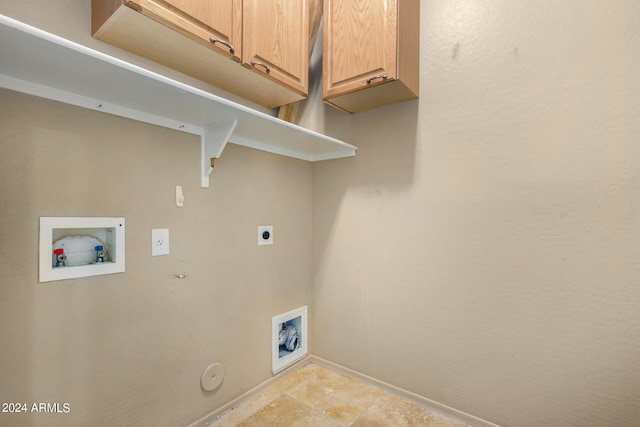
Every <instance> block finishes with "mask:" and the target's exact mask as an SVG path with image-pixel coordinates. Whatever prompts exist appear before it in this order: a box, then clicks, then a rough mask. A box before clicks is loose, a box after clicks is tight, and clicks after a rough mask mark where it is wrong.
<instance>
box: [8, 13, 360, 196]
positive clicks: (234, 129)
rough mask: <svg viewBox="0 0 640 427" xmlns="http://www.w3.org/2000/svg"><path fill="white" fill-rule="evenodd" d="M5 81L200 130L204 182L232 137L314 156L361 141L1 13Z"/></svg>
mask: <svg viewBox="0 0 640 427" xmlns="http://www.w3.org/2000/svg"><path fill="white" fill-rule="evenodd" d="M0 87H4V88H7V89H11V90H15V91H19V92H24V93H28V94H31V95H35V96H39V97H42V98H48V99H53V100H56V101H61V102H64V103H67V104H73V105H77V106H80V107H84V108H88V109H92V110H96V111H102V112H105V113H109V114H114V115H118V116H122V117H127V118H130V119H134V120H139V121H142V122H145V123H151V124H154V125H158V126H164V127H168V128H171V129H176V130H179V131H183V132H188V133H192V134H196V135H200V136H201V140H202V162H201V163H202V164H201V169H202V183H201V185H202V187H208V186H209V175H210V174H211V171H212V169H211V166H210V158H218V157H220V154H221V153H222V150H223V149H224V147H225V145H226V144H227V142H231V143H233V144H238V145H244V146H246V147H252V148H256V149H259V150H263V151H268V152H270V153H276V154H280V155H283V156H289V157H294V158H297V159H302V160H307V161H311V162H313V161H318V160H328V159H336V158H341V157H350V156H354V155H355V151H356V147H355V146H353V145H351V144H347V143H346V142H343V141H340V140H338V139H335V138H331V137H328V136H326V135H322V134H320V133H318V132H314V131H311V130H308V129H305V128H303V127H300V126H298V125H295V124H292V123H288V122H285V121H283V120H280V119H278V118H276V117H272V116H269V115H267V114H264V113H261V112H259V111H255V110H252V109H250V108H247V107H245V106H243V105H240V104H237V103H234V102H231V101H229V100H227V99H224V98H220V97H219V96H216V95H213V94H211V93H208V92H205V91H203V90H200V89H197V88H194V87H192V86H189V85H186V84H184V83H181V82H178V81H175V80H172V79H169V78H167V77H165V76H162V75H160V74H157V73H154V72H152V71H149V70H146V69H144V68H141V67H138V66H135V65H133V64H130V63H128V62H125V61H122V60H120V59H117V58H114V57H112V56H109V55H106V54H104V53H102V52H98V51H96V50H94V49H90V48H88V47H86V46H83V45H80V44H78V43H74V42H72V41H69V40H66V39H63V38H61V37H58V36H56V35H54V34H51V33H48V32H46V31H43V30H40V29H38V28H35V27H32V26H30V25H27V24H24V23H22V22H20V21H16V20H14V19H12V18H9V17H6V16H4V15H0Z"/></svg>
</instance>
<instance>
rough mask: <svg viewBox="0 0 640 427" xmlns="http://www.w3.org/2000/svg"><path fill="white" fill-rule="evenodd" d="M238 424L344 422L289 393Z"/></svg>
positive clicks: (325, 425)
mask: <svg viewBox="0 0 640 427" xmlns="http://www.w3.org/2000/svg"><path fill="white" fill-rule="evenodd" d="M237 425H238V427H256V426H269V427H344V424H341V423H339V422H337V421H336V420H334V419H332V418H331V417H329V416H327V415H326V414H323V413H322V412H320V411H317V410H314V409H313V408H311V407H309V406H307V405H305V404H304V403H301V402H299V401H297V400H295V399H293V398H291V397H289V396H287V395H283V396H281V397H279V398H277V399H276V400H274V401H273V402H271V403H270V404H268V405H267V406H265V407H263V408H262V409H260V410H259V411H257V412H256V413H254V414H253V415H252V416H250V417H249V418H247V419H245V420H244V421H242V422H240V423H238V424H237Z"/></svg>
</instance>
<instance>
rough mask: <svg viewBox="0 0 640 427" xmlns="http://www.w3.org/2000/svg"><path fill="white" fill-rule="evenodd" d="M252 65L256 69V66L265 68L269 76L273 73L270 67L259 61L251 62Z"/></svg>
mask: <svg viewBox="0 0 640 427" xmlns="http://www.w3.org/2000/svg"><path fill="white" fill-rule="evenodd" d="M250 64H251V65H253V66H254V67H255V66H256V65H260V66H261V67H264V69H265V71H266V72H267V74H269V73H270V72H271V70H270V69H269V67H267V66H266V65H265V64H263V63H262V62H258V61H251V62H250Z"/></svg>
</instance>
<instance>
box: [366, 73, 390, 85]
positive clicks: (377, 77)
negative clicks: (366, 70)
mask: <svg viewBox="0 0 640 427" xmlns="http://www.w3.org/2000/svg"><path fill="white" fill-rule="evenodd" d="M388 78H389V76H387V75H386V74H381V75H379V76H373V77H371V78H370V79H369V80H367V84H368V85H370V84H371V82H372V81H374V80H378V79H382V80H387V79H388Z"/></svg>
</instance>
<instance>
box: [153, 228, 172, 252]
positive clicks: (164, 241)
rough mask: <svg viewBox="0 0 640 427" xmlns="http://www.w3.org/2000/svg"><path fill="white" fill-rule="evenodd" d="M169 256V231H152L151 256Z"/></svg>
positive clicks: (159, 229) (155, 229)
mask: <svg viewBox="0 0 640 427" xmlns="http://www.w3.org/2000/svg"><path fill="white" fill-rule="evenodd" d="M158 255H169V229H168V228H154V229H153V230H151V256H158Z"/></svg>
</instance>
